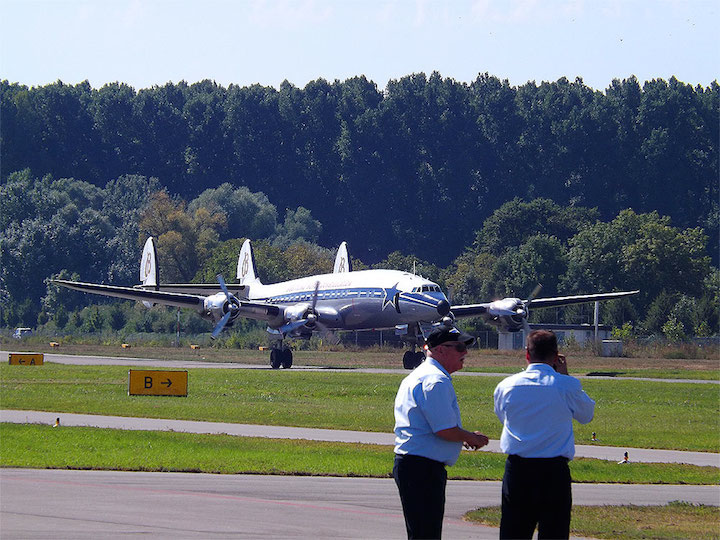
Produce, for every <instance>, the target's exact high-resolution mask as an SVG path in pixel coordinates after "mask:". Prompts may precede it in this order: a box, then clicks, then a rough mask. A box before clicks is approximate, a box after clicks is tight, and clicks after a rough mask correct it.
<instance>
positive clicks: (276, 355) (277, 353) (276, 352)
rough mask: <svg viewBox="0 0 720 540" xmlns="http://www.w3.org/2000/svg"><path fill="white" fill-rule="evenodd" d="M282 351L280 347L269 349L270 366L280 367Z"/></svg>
mask: <svg viewBox="0 0 720 540" xmlns="http://www.w3.org/2000/svg"><path fill="white" fill-rule="evenodd" d="M281 353H282V351H281V350H280V349H273V350H271V351H270V367H271V368H273V369H278V368H280V364H281V363H282V356H281Z"/></svg>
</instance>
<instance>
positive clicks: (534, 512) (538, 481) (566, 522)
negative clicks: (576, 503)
mask: <svg viewBox="0 0 720 540" xmlns="http://www.w3.org/2000/svg"><path fill="white" fill-rule="evenodd" d="M570 484H571V479H570V467H568V460H567V458H563V457H555V458H521V457H520V456H513V455H511V456H508V459H507V461H506V462H505V475H504V476H503V484H502V517H501V519H500V538H532V535H533V533H534V531H535V527H536V526H537V528H538V538H568V537H569V536H570V511H571V509H572V488H571V485H570Z"/></svg>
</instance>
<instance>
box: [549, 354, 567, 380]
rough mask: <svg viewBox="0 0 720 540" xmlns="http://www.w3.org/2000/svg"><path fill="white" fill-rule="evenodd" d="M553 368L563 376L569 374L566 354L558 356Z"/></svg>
mask: <svg viewBox="0 0 720 540" xmlns="http://www.w3.org/2000/svg"><path fill="white" fill-rule="evenodd" d="M553 367H554V368H555V371H557V372H558V373H562V374H563V375H567V374H568V370H567V360H566V359H565V355H564V354H558V355H557V360H555V365H554V366H553Z"/></svg>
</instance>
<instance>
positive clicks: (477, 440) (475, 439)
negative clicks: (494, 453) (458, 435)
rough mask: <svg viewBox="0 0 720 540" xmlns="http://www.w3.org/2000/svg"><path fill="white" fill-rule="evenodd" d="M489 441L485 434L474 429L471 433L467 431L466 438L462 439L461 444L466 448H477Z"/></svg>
mask: <svg viewBox="0 0 720 540" xmlns="http://www.w3.org/2000/svg"><path fill="white" fill-rule="evenodd" d="M489 442H490V439H488V438H487V437H486V436H485V435H483V434H482V433H480V432H479V431H474V432H472V433H470V432H468V436H467V438H466V439H465V441H463V446H464V447H465V448H467V449H468V450H477V449H478V448H482V447H483V446H485V445H486V444H487V443H489Z"/></svg>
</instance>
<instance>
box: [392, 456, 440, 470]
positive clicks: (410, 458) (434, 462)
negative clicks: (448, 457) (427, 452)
mask: <svg viewBox="0 0 720 540" xmlns="http://www.w3.org/2000/svg"><path fill="white" fill-rule="evenodd" d="M395 459H396V460H402V461H426V462H429V463H428V464H429V465H440V466H441V467H445V464H444V463H443V462H442V461H438V460H437V459H432V458H429V457H425V456H418V455H416V454H395Z"/></svg>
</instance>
